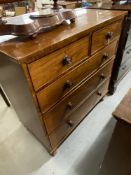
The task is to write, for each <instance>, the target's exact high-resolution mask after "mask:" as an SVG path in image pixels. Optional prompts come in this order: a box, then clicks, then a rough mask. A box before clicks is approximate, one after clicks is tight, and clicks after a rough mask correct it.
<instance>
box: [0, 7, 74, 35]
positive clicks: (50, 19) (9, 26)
mask: <svg viewBox="0 0 131 175" xmlns="http://www.w3.org/2000/svg"><path fill="white" fill-rule="evenodd" d="M66 20H70V21H71V22H74V21H75V14H74V12H73V11H72V10H61V11H58V12H53V13H51V14H48V15H46V14H43V13H42V12H39V13H38V14H37V13H32V14H31V13H30V14H25V15H21V16H17V17H13V18H9V19H8V20H7V21H2V20H1V21H0V35H16V36H35V35H37V33H40V32H43V31H47V30H48V29H51V28H53V27H55V26H58V25H60V24H62V23H63V22H64V21H66Z"/></svg>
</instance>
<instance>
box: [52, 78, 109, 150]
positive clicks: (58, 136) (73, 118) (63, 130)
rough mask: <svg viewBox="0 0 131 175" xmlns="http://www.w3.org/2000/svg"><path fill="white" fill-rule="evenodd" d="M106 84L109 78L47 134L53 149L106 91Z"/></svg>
mask: <svg viewBox="0 0 131 175" xmlns="http://www.w3.org/2000/svg"><path fill="white" fill-rule="evenodd" d="M108 84H109V79H107V80H106V81H105V82H104V84H102V85H101V86H100V87H99V88H97V89H96V90H95V91H94V93H92V94H90V96H89V97H88V99H87V100H86V101H85V102H84V103H83V104H82V105H81V106H80V107H79V109H78V110H76V111H74V112H73V113H72V114H71V115H70V116H68V118H66V119H65V120H64V122H63V123H62V124H61V125H60V126H59V127H58V128H56V129H55V130H54V131H53V132H52V133H51V134H50V135H49V138H50V142H51V145H52V148H53V149H55V148H56V147H57V146H58V145H59V144H60V143H61V142H62V141H64V139H65V138H66V137H67V136H68V135H69V134H70V133H71V131H73V129H74V128H75V127H76V126H77V125H78V124H79V123H80V122H81V121H82V119H84V117H85V116H86V115H87V113H88V112H89V111H90V110H91V109H92V108H93V107H94V105H96V104H97V103H98V102H99V101H100V99H101V98H102V97H103V96H104V95H105V94H106V93H107V89H108ZM100 93H101V95H100ZM63 117H64V116H63ZM54 120H55V119H54Z"/></svg>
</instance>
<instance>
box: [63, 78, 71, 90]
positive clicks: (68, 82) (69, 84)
mask: <svg viewBox="0 0 131 175" xmlns="http://www.w3.org/2000/svg"><path fill="white" fill-rule="evenodd" d="M72 86H73V83H72V82H71V81H70V80H67V81H66V83H65V84H64V89H68V88H71V87H72Z"/></svg>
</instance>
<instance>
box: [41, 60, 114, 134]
mask: <svg viewBox="0 0 131 175" xmlns="http://www.w3.org/2000/svg"><path fill="white" fill-rule="evenodd" d="M112 65H113V60H111V62H110V63H109V64H108V65H106V66H105V67H104V68H103V69H101V70H100V71H98V72H97V73H96V74H95V75H94V76H93V77H92V78H90V79H89V80H87V81H86V82H84V83H83V84H82V85H81V86H80V87H79V88H78V89H77V90H75V91H74V92H73V93H72V94H71V95H69V96H68V97H67V98H65V99H63V100H62V101H61V102H60V103H58V104H57V105H56V106H55V107H54V108H53V109H52V110H50V111H49V112H47V113H46V114H45V115H44V118H43V119H44V122H45V125H46V128H47V132H48V134H50V133H51V132H52V131H53V130H54V129H55V128H56V127H57V126H59V125H60V124H61V122H63V120H64V119H65V118H66V117H67V116H68V115H69V114H70V113H72V111H73V110H74V109H75V108H77V107H78V106H79V105H80V103H82V101H84V100H85V99H86V98H87V96H88V95H89V94H90V93H91V92H92V91H93V90H94V89H96V87H97V86H98V85H100V84H101V83H102V82H104V81H105V79H106V78H107V77H109V75H110V73H111V70H112Z"/></svg>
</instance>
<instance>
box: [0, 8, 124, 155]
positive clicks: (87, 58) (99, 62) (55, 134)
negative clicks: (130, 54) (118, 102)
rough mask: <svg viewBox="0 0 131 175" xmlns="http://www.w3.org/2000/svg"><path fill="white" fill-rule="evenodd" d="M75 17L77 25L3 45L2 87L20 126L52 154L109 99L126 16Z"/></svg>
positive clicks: (91, 13) (93, 13) (88, 13)
mask: <svg viewBox="0 0 131 175" xmlns="http://www.w3.org/2000/svg"><path fill="white" fill-rule="evenodd" d="M76 14H77V18H76V22H75V23H73V24H70V25H68V24H65V25H62V26H59V27H58V28H56V29H54V30H52V31H49V32H47V33H41V34H39V35H38V36H37V37H36V38H35V39H32V40H31V39H29V38H27V37H17V38H15V39H12V40H9V41H6V42H3V43H1V44H0V81H1V84H2V85H3V86H4V87H5V90H6V94H7V95H8V97H9V99H10V101H11V104H12V105H13V106H14V108H15V110H16V112H17V114H18V116H19V118H20V120H21V121H22V123H23V124H24V125H25V126H26V127H27V128H28V129H29V130H30V131H31V132H32V133H33V134H34V135H35V136H36V137H37V138H38V139H39V140H40V142H41V143H42V144H43V145H44V146H45V147H46V148H47V150H48V151H49V153H50V154H54V153H55V151H56V150H57V149H58V147H59V146H60V145H61V143H62V142H63V141H64V140H65V139H66V138H67V137H68V135H70V134H71V133H72V131H73V130H74V129H75V128H76V127H77V126H78V125H79V124H80V122H81V121H82V120H83V119H84V118H85V117H86V116H87V113H89V112H90V111H91V110H92V109H93V107H94V106H95V105H96V104H97V103H98V102H99V101H101V100H102V99H103V97H104V96H105V95H106V94H107V92H108V86H109V82H110V77H111V73H112V67H113V64H114V60H115V54H116V49H117V44H118V41H119V38H120V34H121V28H122V21H123V19H124V17H125V15H126V14H127V13H126V12H121V11H100V10H86V9H85V10H84V9H81V10H77V11H76ZM118 27H119V30H117V31H116V28H118ZM98 35H101V38H102V39H101V40H100V39H99V37H98ZM3 75H4V76H3ZM94 117H95V116H94Z"/></svg>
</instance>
